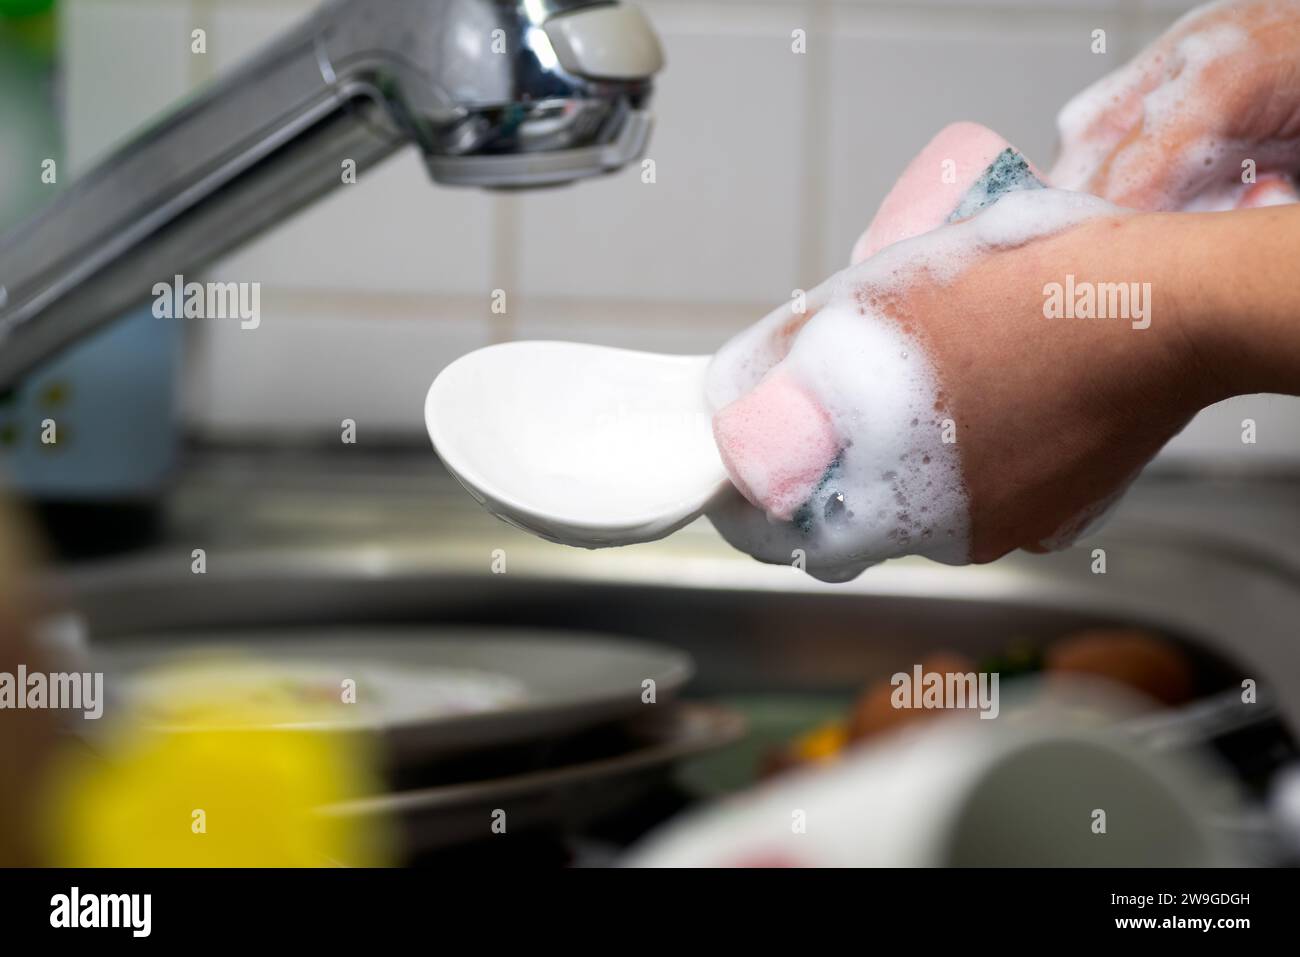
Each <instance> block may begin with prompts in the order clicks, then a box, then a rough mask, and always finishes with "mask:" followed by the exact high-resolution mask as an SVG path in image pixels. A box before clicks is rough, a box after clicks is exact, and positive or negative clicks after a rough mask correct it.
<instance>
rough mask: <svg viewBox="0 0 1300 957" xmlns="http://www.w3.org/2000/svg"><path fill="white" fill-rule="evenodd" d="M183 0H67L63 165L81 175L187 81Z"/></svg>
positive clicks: (188, 22)
mask: <svg viewBox="0 0 1300 957" xmlns="http://www.w3.org/2000/svg"><path fill="white" fill-rule="evenodd" d="M192 22H193V17H192V15H191V12H190V4H189V3H188V2H187V0H167V2H159V0H67V2H65V3H64V4H63V5H62V15H61V20H60V29H61V43H62V49H61V55H60V62H61V63H62V66H63V71H64V83H65V87H66V90H67V97H66V106H65V112H64V125H65V137H64V138H65V142H66V144H67V163H68V165H69V166H70V167H71V170H72V172H73V173H74V174H75V173H79V172H81V171H83V170H85V169H86V168H88V167H89V166H90V165H92V164H93V163H94V161H95V160H96V159H97V158H99V157H100V156H102V155H103V153H104V151H105V150H106V149H108V147H110V146H111V145H112V144H113V143H114V142H116V141H117V140H118V139H120V138H121V137H122V136H123V135H124V134H126V133H129V132H131V131H133V130H135V129H136V128H138V127H140V126H141V125H143V124H144V123H145V122H146V121H147V120H149V119H150V118H151V117H152V116H154V115H155V114H156V113H158V112H159V111H160V110H162V109H164V108H165V107H166V106H168V104H170V103H173V102H174V101H175V100H176V99H177V98H178V97H180V96H182V95H183V94H184V93H185V91H186V90H187V89H189V86H190V72H189V70H190V63H189V60H190V52H189V48H190V41H189V34H190V30H192V29H193V26H192Z"/></svg>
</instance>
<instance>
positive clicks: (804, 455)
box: [713, 366, 840, 521]
mask: <svg viewBox="0 0 1300 957" xmlns="http://www.w3.org/2000/svg"><path fill="white" fill-rule="evenodd" d="M713 437H714V439H715V440H716V441H717V443H718V450H719V451H720V452H721V453H722V461H723V463H724V464H725V465H726V467H727V472H728V474H729V475H730V476H731V481H732V482H733V483H734V484H735V486H736V488H738V489H740V493H741V494H742V495H744V496H745V498H747V499H749V501H751V502H752V503H754V504H755V505H757V506H759V507H760V508H763V509H766V510H767V512H768V513H769V514H770V515H772V516H773V517H775V518H779V519H781V520H783V521H789V520H790V519H791V518H792V517H793V516H794V513H795V511H796V510H797V509H798V508H799V506H800V505H802V504H803V503H804V502H806V501H807V500H808V496H809V495H811V494H812V491H813V489H815V488H816V487H817V483H818V482H819V481H821V477H822V474H823V473H824V472H825V471H826V467H827V466H828V465H829V464H830V463H831V462H833V461H835V456H837V455H838V454H839V451H840V439H839V436H837V435H836V434H835V429H834V428H833V427H832V426H831V420H830V416H828V415H827V414H826V410H825V409H823V408H822V407H821V405H820V404H818V402H817V400H816V399H814V398H813V397H812V396H811V395H809V394H808V392H807V391H806V390H805V389H804V388H803V387H801V386H800V385H799V384H798V383H797V382H795V381H794V379H792V378H791V377H790V375H789V374H788V373H786V372H785V371H784V370H783V369H781V368H780V367H779V366H778V367H777V368H775V369H773V370H772V371H771V372H770V373H768V375H767V376H766V377H764V379H763V380H762V381H761V382H760V383H759V384H758V385H757V386H755V387H754V388H753V389H752V390H750V391H749V392H747V393H746V394H745V395H743V396H741V397H740V398H739V399H737V400H736V401H735V402H732V403H731V404H730V405H728V406H727V407H726V408H724V409H722V410H721V411H720V412H719V413H718V414H717V415H716V416H714V417H713Z"/></svg>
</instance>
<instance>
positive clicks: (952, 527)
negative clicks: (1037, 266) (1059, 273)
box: [707, 189, 1118, 581]
mask: <svg viewBox="0 0 1300 957" xmlns="http://www.w3.org/2000/svg"><path fill="white" fill-rule="evenodd" d="M1117 211H1118V210H1117V208H1116V207H1114V206H1113V205H1111V204H1110V203H1107V202H1105V201H1104V200H1101V199H1097V198H1096V197H1093V196H1088V195H1086V194H1082V193H1071V192H1065V191H1061V190H1052V189H1033V190H1028V191H1022V192H1015V193H1010V194H1007V195H1005V196H1003V197H1002V198H1001V199H999V200H998V201H997V202H996V203H995V204H994V205H992V206H990V207H988V208H987V209H985V210H984V211H983V212H982V213H980V215H978V216H975V217H974V218H972V219H970V220H967V221H965V222H962V223H958V224H955V225H951V226H947V227H945V228H944V229H942V230H940V231H937V232H933V233H929V234H927V235H925V236H922V237H919V238H916V239H910V240H904V241H902V242H899V243H896V244H894V245H892V246H889V247H887V248H886V249H884V250H883V251H881V252H880V253H878V254H877V255H875V256H873V257H872V258H870V259H868V260H866V261H864V262H862V263H859V264H858V265H856V266H852V267H850V268H849V269H846V270H844V271H842V272H840V273H838V274H836V275H835V276H833V277H831V278H830V279H829V280H827V281H826V282H825V283H823V284H822V285H820V286H819V287H817V288H816V289H815V290H813V291H812V292H811V293H809V295H808V301H807V311H808V316H809V318H807V319H806V321H803V322H802V325H801V326H800V325H799V323H800V322H801V321H802V320H803V319H804V317H803V316H800V315H797V314H796V313H795V312H794V310H793V307H792V306H790V305H787V306H784V307H782V308H780V309H777V310H775V311H773V312H772V313H770V314H769V315H768V316H766V317H765V318H764V319H762V320H760V321H759V322H758V323H757V324H755V325H754V326H752V327H750V328H749V329H747V330H745V331H744V332H742V333H741V334H740V335H738V336H736V337H735V338H734V339H732V340H731V341H730V342H728V343H727V344H726V345H725V346H723V348H722V349H721V350H720V351H719V352H718V353H717V355H716V356H715V357H714V359H713V363H712V364H711V365H710V367H709V374H708V380H707V385H708V397H709V401H710V404H711V406H712V407H713V409H714V411H715V434H717V433H718V432H719V430H718V429H717V422H718V418H717V416H716V413H717V412H718V411H720V410H723V409H726V408H727V407H728V406H730V405H731V403H733V402H735V401H736V400H738V399H741V398H742V396H745V395H746V393H749V392H750V391H751V390H753V389H754V388H755V386H760V384H761V385H762V386H766V385H767V384H768V382H769V381H770V378H769V377H771V378H782V379H788V381H789V382H790V383H791V384H792V385H793V386H795V387H797V388H798V389H800V390H802V391H803V392H805V393H806V394H807V395H808V396H810V397H811V398H812V399H813V400H814V401H815V403H816V404H817V405H818V406H819V407H820V408H821V409H824V410H825V412H826V415H827V417H828V419H829V423H830V429H831V431H832V433H833V435H834V437H835V439H836V442H837V444H838V446H839V453H838V455H837V456H835V457H834V459H833V461H831V462H830V464H829V467H826V465H825V442H824V441H821V440H820V439H814V440H812V441H809V439H808V437H807V435H799V434H795V435H790V434H785V433H783V432H782V424H781V423H782V422H783V421H784V419H783V418H781V417H776V418H774V419H773V420H772V421H770V422H767V423H763V422H761V421H757V422H756V421H754V420H753V418H751V419H750V420H749V421H747V422H745V423H743V427H741V428H736V429H735V430H733V431H729V432H727V433H726V434H725V435H722V436H720V438H721V440H723V441H733V442H736V443H738V444H741V445H743V444H744V443H747V442H749V443H754V444H755V445H756V446H758V447H759V448H760V450H761V453H762V454H758V455H753V454H749V453H750V452H751V451H752V450H751V449H747V448H744V447H739V448H732V449H726V450H724V458H727V459H729V460H730V461H733V462H743V463H744V468H745V469H746V473H747V474H746V476H745V483H746V485H748V486H749V489H748V493H749V494H750V497H751V498H753V499H754V500H756V501H763V502H764V503H765V504H766V505H767V510H766V511H764V510H761V509H759V508H756V507H754V506H753V505H751V504H750V503H749V502H747V501H745V500H743V499H741V498H739V497H735V498H733V499H731V500H728V501H727V502H724V503H722V504H720V505H719V506H717V507H715V508H713V509H711V510H710V512H709V517H710V520H711V521H712V522H713V523H714V525H715V526H716V527H717V528H718V530H719V531H720V532H721V533H722V535H723V536H724V537H725V538H726V539H727V540H728V541H729V542H731V543H732V544H733V545H735V546H736V547H737V548H740V549H741V550H743V551H746V552H748V553H750V554H751V555H753V556H754V557H756V558H758V559H760V560H763V561H767V562H773V563H785V564H790V563H796V562H800V559H802V562H801V563H802V564H803V566H804V567H805V568H806V570H807V571H808V572H809V573H810V574H812V575H814V576H815V577H817V578H821V579H823V580H827V581H843V580H847V579H849V578H852V577H854V576H856V575H858V574H860V573H861V572H862V571H863V570H864V569H866V568H867V567H869V566H871V565H873V564H876V563H878V562H880V561H883V560H885V559H888V558H894V557H898V556H902V555H908V554H918V555H924V556H926V557H929V558H932V559H935V560H937V561H941V562H946V563H949V564H961V563H965V562H967V561H969V556H970V541H969V535H970V515H969V505H968V501H967V495H966V488H965V483H964V482H963V479H962V472H961V461H960V456H959V451H958V449H959V440H960V436H956V435H955V432H954V429H953V427H952V425H951V423H950V422H947V421H946V420H949V419H951V417H952V410H949V409H948V408H947V407H946V405H945V403H944V401H943V398H942V394H941V387H942V384H941V382H940V381H939V379H938V377H937V375H936V373H935V370H934V368H933V367H932V365H931V363H930V360H929V358H928V356H927V355H926V353H925V350H924V348H923V347H922V345H921V343H920V342H919V341H918V340H917V339H916V338H915V337H914V336H912V335H910V334H908V333H907V332H906V331H905V330H904V328H903V327H902V325H900V324H899V322H898V321H896V320H895V319H894V318H893V317H891V315H890V314H889V304H890V303H891V301H898V300H900V299H903V298H905V297H906V296H907V293H908V291H909V289H911V288H914V287H915V286H917V285H919V284H921V283H930V284H934V283H939V284H943V283H948V282H951V281H952V280H953V279H954V278H955V277H956V276H958V275H959V274H960V273H961V272H962V271H963V270H964V269H965V268H966V267H967V266H969V265H970V264H971V263H973V262H975V261H976V260H978V259H979V258H981V257H982V256H984V255H986V254H987V253H988V252H989V251H991V250H994V249H1005V248H1011V247H1015V246H1020V245H1023V244H1025V243H1027V242H1029V241H1031V240H1033V239H1035V238H1038V237H1041V236H1046V235H1049V234H1052V233H1056V232H1060V231H1062V230H1064V229H1067V228H1069V227H1070V226H1072V225H1075V224H1077V223H1080V222H1082V221H1084V220H1087V219H1090V218H1093V217H1097V216H1101V215H1108V214H1113V213H1115V212H1117ZM794 329H797V332H792V330H794ZM786 343H788V345H789V351H788V353H787V354H786V355H785V356H784V358H782V357H781V356H780V355H779V353H780V351H781V348H782V347H783V346H784V345H785V344H786ZM764 425H766V428H767V429H769V430H770V431H768V432H764V431H763V427H764ZM953 438H956V439H957V440H958V441H952V439H953ZM946 439H947V441H946ZM774 450H776V451H774ZM764 469H772V470H779V471H780V472H781V473H782V474H783V475H786V476H788V475H790V474H796V473H800V472H802V473H804V474H818V475H819V478H818V479H817V481H816V484H815V486H814V487H813V488H812V490H811V492H810V494H808V495H807V496H806V498H805V499H804V501H803V502H802V503H801V504H799V505H798V507H797V508H794V507H791V505H792V503H791V502H790V501H789V499H788V497H786V498H782V499H781V500H780V504H779V505H777V504H775V503H774V502H773V501H772V500H771V498H770V497H768V496H765V495H764V494H763V493H764V492H770V491H771V489H772V488H773V487H774V486H775V485H777V484H778V483H779V481H780V480H781V479H780V478H775V477H773V476H772V475H765V474H763V473H764Z"/></svg>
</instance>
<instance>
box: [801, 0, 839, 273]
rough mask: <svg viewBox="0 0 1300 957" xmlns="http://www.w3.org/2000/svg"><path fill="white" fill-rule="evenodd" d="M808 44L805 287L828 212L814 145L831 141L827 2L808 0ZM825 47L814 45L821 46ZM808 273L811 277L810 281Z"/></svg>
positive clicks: (820, 256) (817, 269)
mask: <svg viewBox="0 0 1300 957" xmlns="http://www.w3.org/2000/svg"><path fill="white" fill-rule="evenodd" d="M804 13H805V16H806V17H807V24H808V25H807V27H806V29H807V31H808V34H807V42H808V47H809V52H808V53H807V54H805V60H806V61H807V71H806V76H805V82H804V91H803V100H804V110H803V114H804V115H803V124H802V127H801V130H800V132H801V136H802V143H803V156H802V167H803V171H802V177H801V179H802V189H801V193H802V201H801V202H800V204H799V206H800V208H799V231H798V235H799V255H798V268H799V275H798V276H797V277H796V281H797V282H798V283H799V284H800V285H801V287H805V286H806V285H807V283H809V282H810V281H814V280H815V279H816V277H818V276H820V275H821V273H822V271H823V268H824V267H823V264H824V262H825V252H826V251H825V249H824V246H825V233H826V229H825V224H826V221H827V218H828V217H827V214H828V212H829V210H828V209H827V208H826V203H827V195H826V188H825V183H826V180H827V178H828V175H827V171H826V169H825V168H824V166H825V164H824V162H823V160H822V158H821V157H822V153H821V151H819V150H818V149H817V147H816V145H815V144H819V143H827V142H829V135H830V128H829V116H828V113H827V104H828V103H829V102H830V95H831V63H830V58H831V41H832V38H833V37H832V32H831V27H832V13H831V8H830V3H829V0H806V2H805V4H804ZM823 45H824V46H825V49H824V50H822V49H818V48H819V47H821V46H823ZM810 277H812V278H811V279H810Z"/></svg>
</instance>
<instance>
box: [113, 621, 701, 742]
mask: <svg viewBox="0 0 1300 957" xmlns="http://www.w3.org/2000/svg"><path fill="white" fill-rule="evenodd" d="M93 652H94V655H95V659H96V664H95V669H96V670H102V671H104V672H105V682H106V687H107V690H108V692H109V694H110V696H111V697H110V709H111V710H119V709H121V708H123V707H124V706H126V707H131V706H134V707H135V708H136V710H137V713H139V714H141V715H142V716H144V717H145V719H146V720H148V721H150V722H152V723H155V724H158V725H160V726H168V725H176V724H178V723H181V719H184V718H186V717H189V718H190V719H191V720H193V717H194V716H193V715H187V714H186V713H185V708H186V705H185V704H184V702H186V701H190V700H196V699H197V698H198V697H199V694H201V693H202V692H203V691H204V689H205V688H206V689H207V690H208V691H209V692H210V691H211V690H212V689H213V688H216V689H218V690H220V691H222V692H223V693H228V694H229V701H230V703H231V705H232V706H233V710H234V711H235V713H238V711H239V706H240V705H241V704H252V703H256V702H257V701H258V700H259V697H262V696H265V694H266V689H267V686H268V682H269V684H270V685H271V687H272V689H273V690H274V691H275V692H276V693H277V696H278V697H283V693H284V692H287V693H288V696H289V698H290V699H291V701H292V702H293V704H292V709H291V712H290V713H289V714H288V715H287V716H286V717H285V718H284V720H277V722H276V726H278V727H290V728H297V729H302V730H307V731H329V732H339V731H375V732H379V733H381V734H382V735H383V736H384V737H385V739H386V741H387V743H388V745H389V748H390V750H391V756H392V759H393V760H394V761H395V762H396V763H406V762H409V761H412V760H415V759H422V758H428V757H430V756H434V755H446V754H451V753H457V752H463V751H467V750H471V749H473V748H480V747H486V746H490V745H499V744H509V743H518V742H523V741H528V740H532V739H539V738H544V737H548V736H553V735H556V734H559V733H563V732H569V731H574V730H577V729H579V728H583V727H586V726H590V725H593V724H597V723H599V722H601V721H605V720H613V719H615V718H620V717H628V716H632V715H634V714H636V713H637V712H638V711H639V710H640V709H643V708H645V707H647V705H646V704H644V703H643V701H642V694H643V690H644V685H643V683H644V682H645V681H647V680H652V681H654V683H655V694H656V699H657V700H658V701H660V702H663V701H666V700H667V699H669V698H671V697H672V695H673V694H674V692H676V691H677V690H678V689H679V688H680V687H681V686H682V685H683V684H685V682H686V681H687V680H688V679H689V678H690V676H691V674H692V671H693V665H692V662H691V659H690V656H689V655H687V654H686V653H685V652H682V651H678V650H676V649H673V648H668V647H665V646H662V645H653V644H649V643H646V642H641V641H636V640H632V639H625V638H618V637H607V636H600V635H588V634H575V633H568V632H548V631H537V632H529V631H523V630H520V631H505V630H487V629H484V630H477V629H473V628H468V627H466V628H456V629H452V628H438V627H429V626H424V627H414V626H410V627H401V626H394V627H381V626H370V627H356V628H343V627H332V628H301V627H297V628H284V629H274V630H264V631H231V632H216V633H212V632H203V633H189V632H184V633H177V634H167V635H151V636H149V637H148V639H139V640H128V639H119V640H113V641H111V642H106V643H104V644H102V645H99V646H97V647H95V648H94V649H93ZM187 665H188V666H187ZM349 680H350V681H351V682H354V683H355V688H356V695H355V703H350V702H345V700H344V694H343V689H344V688H345V684H344V683H345V682H347V681H349ZM241 696H242V698H241ZM208 697H209V698H211V697H212V696H211V694H210V693H209V695H208ZM177 702H180V704H177Z"/></svg>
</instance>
